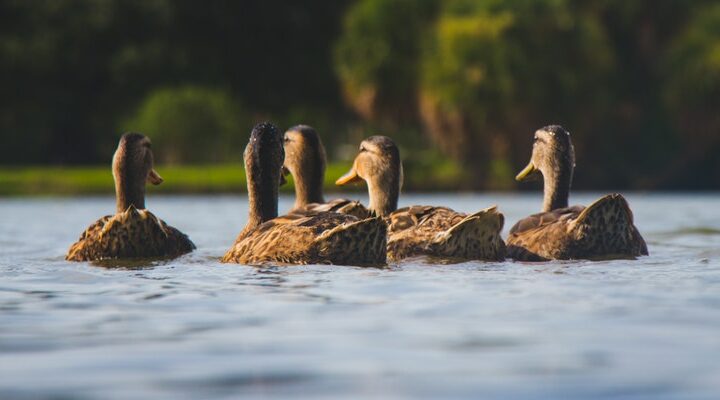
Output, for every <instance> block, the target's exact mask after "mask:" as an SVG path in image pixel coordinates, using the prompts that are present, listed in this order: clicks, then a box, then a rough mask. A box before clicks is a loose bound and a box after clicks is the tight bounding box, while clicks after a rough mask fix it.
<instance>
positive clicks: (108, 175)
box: [0, 162, 467, 196]
mask: <svg viewBox="0 0 720 400" xmlns="http://www.w3.org/2000/svg"><path fill="white" fill-rule="evenodd" d="M350 166H351V164H350V163H349V162H347V163H330V164H329V165H328V167H327V172H326V174H325V184H324V187H325V190H326V191H328V192H333V191H334V192H337V191H339V189H337V187H336V186H335V180H336V179H337V178H339V177H340V176H342V175H343V174H344V173H345V172H347V171H348V169H349V168H350ZM156 169H157V171H158V173H160V175H161V176H162V177H163V178H164V179H165V181H164V182H163V183H162V184H161V185H158V186H152V185H148V191H149V192H150V193H159V194H163V193H165V194H175V193H188V194H192V193H242V192H245V191H246V190H247V188H246V181H245V171H244V170H243V168H242V166H241V164H239V163H226V164H207V165H182V166H180V165H158V166H157V167H156ZM466 182H467V179H465V176H463V173H462V171H461V170H460V169H459V168H453V167H449V168H447V167H446V168H420V169H417V170H416V172H415V173H413V174H407V175H406V176H405V185H404V188H405V189H407V190H411V191H448V190H460V189H467V185H466ZM114 185H115V183H114V181H113V177H112V171H111V169H110V166H109V165H97V166H16V167H0V196H25V195H80V194H113V193H114ZM293 190H294V186H293V180H292V177H288V182H287V184H286V185H284V186H283V187H282V188H281V191H282V192H292V191H293ZM348 190H350V191H366V190H367V188H366V187H365V185H352V186H350V187H347V188H343V191H348Z"/></svg>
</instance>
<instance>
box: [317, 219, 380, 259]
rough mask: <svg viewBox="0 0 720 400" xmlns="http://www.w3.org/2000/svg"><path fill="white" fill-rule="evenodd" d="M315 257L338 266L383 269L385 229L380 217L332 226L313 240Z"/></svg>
mask: <svg viewBox="0 0 720 400" xmlns="http://www.w3.org/2000/svg"><path fill="white" fill-rule="evenodd" d="M316 243H317V245H318V251H319V256H320V258H321V259H326V260H330V262H331V263H333V264H341V265H383V264H385V263H386V253H387V250H386V248H387V225H385V222H384V221H383V219H382V218H381V217H373V218H367V219H363V220H360V221H355V222H350V223H346V224H342V225H339V226H336V227H334V228H332V229H330V230H328V231H325V232H323V233H322V234H321V235H320V236H319V237H318V238H317V239H316Z"/></svg>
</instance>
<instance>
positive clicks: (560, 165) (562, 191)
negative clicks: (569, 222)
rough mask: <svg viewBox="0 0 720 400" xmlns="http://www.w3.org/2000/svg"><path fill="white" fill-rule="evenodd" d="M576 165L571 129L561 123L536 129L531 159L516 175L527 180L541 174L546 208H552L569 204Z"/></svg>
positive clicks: (520, 179) (550, 209)
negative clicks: (566, 128)
mask: <svg viewBox="0 0 720 400" xmlns="http://www.w3.org/2000/svg"><path fill="white" fill-rule="evenodd" d="M574 169H575V150H574V148H573V145H572V142H571V140H570V133H569V132H568V131H567V130H565V128H563V127H562V126H560V125H549V126H546V127H544V128H540V129H538V130H537V131H536V132H535V137H534V142H533V150H532V156H531V157H530V162H529V163H528V165H527V166H526V167H525V169H523V170H522V171H521V172H520V173H519V174H518V175H517V176H516V177H515V179H516V180H517V181H525V180H529V179H531V178H533V177H538V176H542V178H543V181H544V192H545V196H544V197H545V198H544V201H543V211H552V210H555V209H558V208H563V207H567V206H568V196H569V193H570V185H571V184H572V178H573V170H574Z"/></svg>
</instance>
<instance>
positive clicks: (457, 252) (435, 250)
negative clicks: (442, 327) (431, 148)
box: [336, 136, 505, 260]
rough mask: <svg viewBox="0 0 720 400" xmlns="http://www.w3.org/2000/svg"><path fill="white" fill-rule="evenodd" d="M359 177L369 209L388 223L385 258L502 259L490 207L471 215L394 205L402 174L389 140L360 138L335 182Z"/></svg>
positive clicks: (497, 222)
mask: <svg viewBox="0 0 720 400" xmlns="http://www.w3.org/2000/svg"><path fill="white" fill-rule="evenodd" d="M361 179H362V180H365V182H367V185H368V192H369V194H370V207H369V209H370V210H371V211H372V212H373V213H375V214H376V215H379V216H382V217H383V218H384V220H385V222H386V223H387V224H388V244H387V251H388V258H389V259H391V260H400V259H403V258H407V257H413V256H436V257H443V258H453V259H476V260H502V259H504V258H505V243H504V242H503V240H502V238H501V237H500V231H501V230H502V227H503V223H504V217H503V215H502V214H501V213H499V212H498V211H497V209H496V208H495V207H490V208H486V209H484V210H481V211H479V212H477V213H475V214H471V215H467V214H462V213H458V212H456V211H453V210H451V209H449V208H446V207H433V206H412V207H405V208H401V209H399V210H398V209H397V201H398V197H399V194H400V187H401V186H402V179H403V173H402V163H401V161H400V151H399V149H398V148H397V146H396V145H395V143H393V141H392V140H391V139H390V138H388V137H385V136H372V137H370V138H368V139H366V140H364V141H363V142H362V144H361V145H360V152H359V153H358V155H357V157H356V158H355V161H354V163H353V167H352V169H351V170H350V172H348V173H347V174H345V175H344V176H343V177H341V178H340V179H338V180H337V182H336V183H337V184H338V185H345V184H347V183H350V182H354V181H358V180H361Z"/></svg>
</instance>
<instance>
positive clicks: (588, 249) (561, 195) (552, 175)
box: [507, 125, 648, 261]
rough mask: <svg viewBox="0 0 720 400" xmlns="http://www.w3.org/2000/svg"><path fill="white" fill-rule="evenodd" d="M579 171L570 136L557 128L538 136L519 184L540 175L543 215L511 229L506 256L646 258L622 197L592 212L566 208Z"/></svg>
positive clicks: (592, 206) (533, 258)
mask: <svg viewBox="0 0 720 400" xmlns="http://www.w3.org/2000/svg"><path fill="white" fill-rule="evenodd" d="M574 168H575V152H574V149H573V145H572V143H571V141H570V133H568V131H566V130H565V129H564V128H563V127H561V126H559V125H551V126H546V127H544V128H542V129H539V130H538V131H537V132H535V142H534V144H533V151H532V157H531V159H530V163H529V164H528V165H527V167H525V169H523V170H522V172H520V173H519V174H518V176H517V177H516V179H517V180H518V181H523V180H526V179H529V178H530V177H533V176H537V175H542V177H543V180H544V200H543V209H542V212H541V213H538V214H533V215H531V216H529V217H527V218H525V219H522V220H520V221H519V222H518V223H517V224H515V226H513V227H512V229H510V235H509V236H508V239H507V244H508V255H509V256H510V257H512V258H513V259H516V260H524V261H545V260H556V259H560V260H564V259H603V258H618V257H635V256H641V255H647V254H648V250H647V246H646V244H645V241H644V240H643V238H642V236H641V235H640V232H638V230H637V228H636V227H635V225H633V214H632V211H630V207H629V206H628V203H627V201H626V200H625V198H624V197H623V196H622V195H620V194H617V193H615V194H609V195H606V196H604V197H602V198H600V199H599V200H597V201H595V202H594V203H592V204H590V205H589V206H588V207H583V206H573V207H568V196H569V193H570V185H571V183H572V178H573V170H574Z"/></svg>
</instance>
